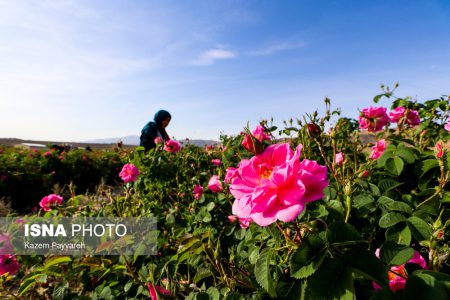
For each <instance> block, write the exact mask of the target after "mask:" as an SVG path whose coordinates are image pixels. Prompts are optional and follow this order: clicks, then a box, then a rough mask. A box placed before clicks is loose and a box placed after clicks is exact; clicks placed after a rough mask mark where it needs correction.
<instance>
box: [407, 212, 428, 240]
mask: <svg viewBox="0 0 450 300" xmlns="http://www.w3.org/2000/svg"><path fill="white" fill-rule="evenodd" d="M407 223H408V226H409V229H411V233H412V235H413V237H414V238H415V239H416V240H418V241H425V240H429V239H430V237H431V234H432V231H431V226H430V225H429V224H428V223H427V222H425V221H424V220H422V219H420V218H418V217H415V216H412V217H409V218H408V220H407Z"/></svg>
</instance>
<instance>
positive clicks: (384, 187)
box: [378, 178, 403, 194]
mask: <svg viewBox="0 0 450 300" xmlns="http://www.w3.org/2000/svg"><path fill="white" fill-rule="evenodd" d="M402 184H403V183H401V182H398V181H395V180H393V179H389V178H386V179H382V180H380V182H379V183H378V187H379V188H380V190H381V192H382V193H383V194H384V193H386V192H388V191H390V190H393V189H395V188H396V187H399V186H401V185H402Z"/></svg>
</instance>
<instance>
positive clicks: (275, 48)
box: [249, 41, 306, 55]
mask: <svg viewBox="0 0 450 300" xmlns="http://www.w3.org/2000/svg"><path fill="white" fill-rule="evenodd" d="M304 47H306V43H305V42H301V41H300V42H283V43H278V44H273V45H270V46H268V47H265V48H262V49H258V50H255V51H250V52H249V54H250V55H271V54H274V53H277V52H280V51H286V50H294V49H300V48H304Z"/></svg>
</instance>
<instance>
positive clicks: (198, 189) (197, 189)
mask: <svg viewBox="0 0 450 300" xmlns="http://www.w3.org/2000/svg"><path fill="white" fill-rule="evenodd" d="M193 193H194V198H195V200H198V199H200V198H201V197H202V195H203V187H202V186H201V185H198V184H197V185H194V192H193Z"/></svg>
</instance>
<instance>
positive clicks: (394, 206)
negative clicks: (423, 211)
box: [386, 201, 412, 215]
mask: <svg viewBox="0 0 450 300" xmlns="http://www.w3.org/2000/svg"><path fill="white" fill-rule="evenodd" d="M386 208H387V209H388V210H392V211H399V212H404V213H407V214H409V215H410V214H412V209H411V207H410V206H409V205H408V204H406V203H405V202H401V201H392V202H390V203H388V204H387V205H386Z"/></svg>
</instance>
